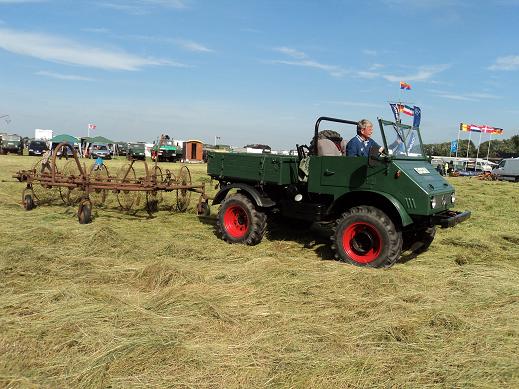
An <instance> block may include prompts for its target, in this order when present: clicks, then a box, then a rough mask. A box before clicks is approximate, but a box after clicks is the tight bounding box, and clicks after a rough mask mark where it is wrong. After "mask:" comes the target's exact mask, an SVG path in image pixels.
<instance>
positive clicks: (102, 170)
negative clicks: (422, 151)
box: [13, 143, 209, 224]
mask: <svg viewBox="0 0 519 389" xmlns="http://www.w3.org/2000/svg"><path fill="white" fill-rule="evenodd" d="M71 154H72V155H71ZM62 159H65V163H64V164H63V163H62V164H58V162H61V161H62ZM137 165H139V168H140V170H142V168H143V170H144V176H140V174H137V173H136V170H138V169H136V167H137ZM13 177H14V178H17V179H18V180H19V181H20V182H25V183H26V187H25V189H24V190H23V192H22V202H23V206H24V207H25V209H27V210H31V209H33V208H34V207H36V206H37V205H39V204H44V203H46V202H51V201H53V200H56V199H61V200H62V201H63V202H64V203H65V204H66V205H70V206H74V205H78V212H77V215H78V220H79V223H81V224H87V223H90V221H91V220H92V208H93V206H94V205H96V206H100V205H102V204H104V202H105V201H106V198H107V196H108V194H109V193H113V194H115V196H116V197H117V202H118V204H119V206H120V208H121V209H122V210H124V211H128V212H132V211H136V210H137V208H138V207H139V205H140V204H141V201H142V199H143V197H144V199H145V201H146V207H145V208H146V210H147V212H148V213H150V214H151V213H152V212H156V211H157V210H158V209H159V204H161V203H162V202H163V201H164V192H174V196H175V200H176V201H175V205H172V206H171V207H169V208H170V209H171V210H172V209H176V210H177V211H180V212H185V211H186V210H187V208H188V206H189V204H190V201H191V193H193V192H194V193H198V194H200V198H199V200H198V203H197V206H196V210H197V213H198V214H199V215H207V214H208V213H209V204H208V200H209V197H208V196H207V195H206V193H205V184H204V183H202V184H198V185H195V184H193V183H192V182H191V173H190V172H189V169H188V168H187V166H181V167H180V169H179V171H178V173H177V174H176V175H175V174H174V173H173V172H172V171H170V170H169V169H164V170H163V169H162V168H161V167H160V166H158V165H157V162H156V161H155V163H154V164H153V165H152V166H148V164H147V163H146V161H135V160H131V161H129V162H127V163H125V164H124V165H123V166H121V167H120V168H119V169H118V170H117V172H116V174H115V175H110V174H109V172H108V168H107V167H106V165H105V164H104V163H102V162H101V161H96V162H94V163H93V164H92V165H91V166H90V167H88V168H87V166H86V165H85V164H81V162H80V160H79V158H78V155H77V152H76V151H75V150H74V148H73V147H72V146H70V145H69V144H68V143H60V144H59V145H57V146H56V147H55V148H54V150H53V151H52V152H50V153H48V154H46V155H44V157H43V158H42V159H41V160H40V161H38V162H37V163H36V164H35V165H34V167H33V168H32V169H31V170H21V171H18V172H17V173H16V174H15V175H13Z"/></svg>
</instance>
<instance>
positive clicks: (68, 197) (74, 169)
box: [60, 159, 85, 205]
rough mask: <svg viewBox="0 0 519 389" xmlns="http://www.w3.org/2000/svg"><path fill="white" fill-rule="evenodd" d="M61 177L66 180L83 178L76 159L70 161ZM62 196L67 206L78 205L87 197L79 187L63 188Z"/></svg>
mask: <svg viewBox="0 0 519 389" xmlns="http://www.w3.org/2000/svg"><path fill="white" fill-rule="evenodd" d="M61 176H62V177H63V178H64V179H68V180H76V179H80V178H81V172H80V171H79V168H78V166H77V164H76V160H75V159H70V160H68V161H67V163H65V165H64V166H63V170H62V172H61ZM60 195H61V199H62V200H63V202H64V203H65V204H67V205H76V204H78V203H79V202H80V201H81V199H82V198H83V197H84V196H85V191H84V190H83V189H81V188H79V187H72V188H67V187H61V188H60Z"/></svg>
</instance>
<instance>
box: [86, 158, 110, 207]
mask: <svg viewBox="0 0 519 389" xmlns="http://www.w3.org/2000/svg"><path fill="white" fill-rule="evenodd" d="M89 172H90V174H89V177H90V182H91V183H95V182H108V177H109V174H108V168H107V167H106V165H105V164H102V165H98V164H96V163H94V164H93V165H92V166H90V169H89ZM107 196H108V189H92V191H91V192H90V193H89V198H90V200H91V201H92V204H93V205H97V206H99V205H103V204H104V203H105V201H106V197H107Z"/></svg>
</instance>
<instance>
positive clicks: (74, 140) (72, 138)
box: [50, 134, 79, 145]
mask: <svg viewBox="0 0 519 389" xmlns="http://www.w3.org/2000/svg"><path fill="white" fill-rule="evenodd" d="M50 141H51V143H52V144H56V145H57V144H58V143H62V142H67V143H70V144H71V145H74V144H78V143H79V140H78V138H76V137H75V136H72V135H67V134H61V135H56V136H55V137H54V138H52V139H51V140H50Z"/></svg>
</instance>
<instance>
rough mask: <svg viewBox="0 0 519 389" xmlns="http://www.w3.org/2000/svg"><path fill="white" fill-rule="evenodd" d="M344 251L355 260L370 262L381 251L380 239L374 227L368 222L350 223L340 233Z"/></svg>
mask: <svg viewBox="0 0 519 389" xmlns="http://www.w3.org/2000/svg"><path fill="white" fill-rule="evenodd" d="M342 247H343V249H344V252H345V253H346V254H347V255H348V256H349V257H350V258H351V259H352V260H354V261H355V262H358V263H370V262H372V261H374V260H375V259H377V258H378V256H379V255H380V252H381V251H382V239H381V237H380V234H379V232H378V231H377V229H376V228H375V227H373V226H372V225H371V224H369V223H364V222H358V223H353V224H350V225H349V226H348V227H347V228H346V229H345V230H344V232H343V233H342Z"/></svg>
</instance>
